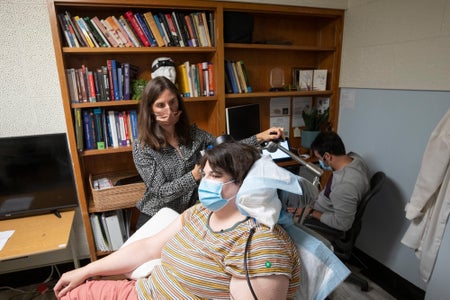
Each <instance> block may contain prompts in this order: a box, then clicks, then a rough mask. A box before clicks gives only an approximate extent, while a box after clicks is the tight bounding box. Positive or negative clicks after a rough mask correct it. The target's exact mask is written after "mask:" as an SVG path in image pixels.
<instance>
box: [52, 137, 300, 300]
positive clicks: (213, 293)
mask: <svg viewBox="0 0 450 300" xmlns="http://www.w3.org/2000/svg"><path fill="white" fill-rule="evenodd" d="M259 159H260V154H259V151H258V150H257V149H256V148H255V147H253V146H249V145H246V144H243V143H238V142H227V143H222V144H220V145H217V146H214V147H213V148H212V149H208V150H206V151H205V154H204V156H203V157H202V158H201V161H200V167H201V176H202V179H201V181H200V185H199V188H198V191H199V199H200V204H197V205H195V206H193V207H191V208H189V209H187V210H186V211H184V212H183V213H182V214H181V215H180V216H178V217H177V218H176V219H175V221H173V222H172V223H171V224H170V225H168V227H166V228H164V229H163V230H162V231H160V232H159V233H156V234H155V235H153V236H150V237H147V238H143V239H141V240H138V241H135V242H132V243H130V244H129V245H127V246H125V247H123V248H120V249H119V250H117V251H116V252H114V253H112V254H110V255H108V256H106V257H104V258H102V259H100V260H97V261H94V262H91V263H90V264H88V265H86V266H84V267H82V268H79V269H76V270H72V271H70V272H67V273H65V274H63V275H62V276H61V278H60V280H59V281H58V282H57V284H56V285H55V287H54V291H55V294H56V296H57V297H58V299H95V300H101V299H133V300H134V299H199V298H201V299H255V298H258V299H289V298H293V297H294V295H295V293H296V291H297V290H298V289H299V287H300V274H301V264H300V257H299V253H298V250H297V248H296V245H295V243H294V242H293V241H292V239H291V238H290V237H289V235H288V234H287V233H286V231H285V230H284V229H283V228H282V227H281V225H279V224H274V225H273V226H267V225H264V224H263V223H259V222H257V221H256V220H255V218H254V217H250V216H255V215H252V214H250V216H249V215H248V214H247V213H246V212H248V211H251V209H248V208H249V207H251V204H252V203H253V202H255V201H256V200H259V199H260V198H257V197H256V196H252V195H253V194H249V195H248V196H247V197H246V198H245V197H243V196H239V195H238V192H239V191H240V190H241V186H244V184H243V182H244V178H246V176H247V174H248V173H249V171H250V168H251V167H252V166H253V165H254V163H255V162H256V161H257V160H259ZM242 190H244V189H242ZM274 193H276V191H274ZM237 195H238V196H237ZM239 197H243V198H244V199H245V201H243V203H242V204H239V203H240V202H237V201H235V198H239ZM241 205H242V206H241ZM280 205H281V204H280ZM243 208H245V209H244V211H243V210H242V209H243ZM276 219H278V215H277V218H276ZM274 222H275V223H276V220H274ZM271 224H272V223H271ZM153 259H161V264H160V265H157V266H155V267H154V269H153V271H152V273H151V274H150V276H148V277H144V278H140V279H137V280H136V281H134V280H92V281H86V280H88V279H89V278H91V277H94V276H101V275H106V276H108V275H118V274H125V273H129V272H131V271H133V270H135V269H136V268H137V267H138V266H140V265H142V264H143V263H145V262H147V261H149V260H153Z"/></svg>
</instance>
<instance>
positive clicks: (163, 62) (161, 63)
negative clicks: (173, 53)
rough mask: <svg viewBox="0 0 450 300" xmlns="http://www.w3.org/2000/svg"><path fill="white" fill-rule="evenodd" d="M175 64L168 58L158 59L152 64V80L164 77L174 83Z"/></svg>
mask: <svg viewBox="0 0 450 300" xmlns="http://www.w3.org/2000/svg"><path fill="white" fill-rule="evenodd" d="M176 75H177V74H176V72H175V63H174V62H173V60H172V59H171V58H170V57H158V58H157V59H155V60H154V61H153V63H152V78H155V77H158V76H164V77H166V78H168V79H169V80H170V81H172V82H173V83H175V79H176Z"/></svg>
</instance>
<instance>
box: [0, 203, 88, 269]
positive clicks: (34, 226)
mask: <svg viewBox="0 0 450 300" xmlns="http://www.w3.org/2000/svg"><path fill="white" fill-rule="evenodd" d="M74 215H75V210H69V211H64V212H61V218H58V217H57V216H56V215H54V214H44V215H37V216H30V217H23V218H16V219H10V220H2V221H0V231H7V230H14V233H13V235H12V236H11V237H10V238H9V240H8V241H7V242H6V244H5V247H3V249H2V250H1V251H0V261H2V260H9V259H15V258H20V257H24V256H29V255H34V254H40V253H45V252H50V251H56V250H61V249H65V248H66V247H67V244H68V243H69V238H70V232H71V230H72V222H73V218H74ZM70 244H71V252H72V256H73V259H74V264H75V267H79V263H78V259H77V257H76V255H75V253H76V252H75V250H74V246H73V243H70Z"/></svg>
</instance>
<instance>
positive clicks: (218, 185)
mask: <svg viewBox="0 0 450 300" xmlns="http://www.w3.org/2000/svg"><path fill="white" fill-rule="evenodd" d="M232 182H234V180H230V181H227V182H221V181H215V180H210V179H206V178H203V179H202V180H201V181H200V185H199V187H198V197H199V199H200V203H201V204H203V206H204V207H206V208H207V209H209V210H211V211H218V210H219V209H221V208H223V207H224V206H225V205H226V204H227V203H228V201H230V200H231V199H233V198H234V197H236V195H234V196H232V197H230V198H228V199H224V198H223V197H222V188H223V186H224V185H225V184H229V183H232Z"/></svg>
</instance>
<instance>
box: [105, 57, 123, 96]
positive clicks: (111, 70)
mask: <svg viewBox="0 0 450 300" xmlns="http://www.w3.org/2000/svg"><path fill="white" fill-rule="evenodd" d="M106 66H107V67H108V77H109V85H110V86H109V91H110V97H111V100H120V99H119V82H118V81H117V63H116V60H115V59H107V60H106Z"/></svg>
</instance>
